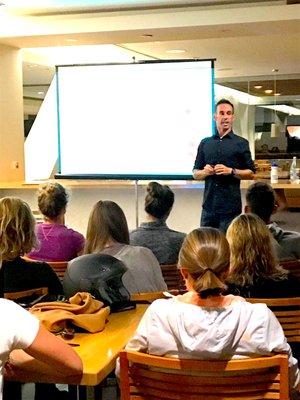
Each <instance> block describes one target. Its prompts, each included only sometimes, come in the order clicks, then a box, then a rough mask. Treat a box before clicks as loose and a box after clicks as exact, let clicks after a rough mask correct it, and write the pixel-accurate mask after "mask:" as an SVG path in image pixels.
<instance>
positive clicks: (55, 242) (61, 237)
mask: <svg viewBox="0 0 300 400" xmlns="http://www.w3.org/2000/svg"><path fill="white" fill-rule="evenodd" d="M67 204H68V195H67V193H66V190H65V188H64V187H63V186H62V185H60V184H59V183H47V184H46V185H44V186H42V187H41V188H40V189H39V194H38V206H39V210H40V211H41V213H42V214H43V217H44V222H43V223H40V224H37V226H36V235H37V238H38V241H39V246H38V248H37V249H36V250H33V251H31V252H30V253H29V255H28V256H29V257H30V258H32V259H34V260H40V261H69V260H72V258H75V257H77V256H78V255H80V254H81V253H82V251H83V246H84V237H83V236H82V235H81V233H79V232H76V231H74V230H73V229H70V228H67V227H66V225H65V213H66V207H67Z"/></svg>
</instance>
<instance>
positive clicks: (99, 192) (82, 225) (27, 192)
mask: <svg viewBox="0 0 300 400" xmlns="http://www.w3.org/2000/svg"><path fill="white" fill-rule="evenodd" d="M171 188H172V190H173V191H174V193H175V204H174V207H173V210H172V213H171V215H170V217H169V219H168V221H167V223H168V225H169V227H170V228H172V229H175V230H178V231H182V232H190V231H191V230H192V229H194V228H197V227H199V225H200V222H199V221H200V215H201V206H202V197H203V184H201V183H199V184H197V185H195V184H194V185H185V186H175V185H174V186H173V185H171ZM145 189H146V186H140V187H139V191H138V193H139V196H138V199H139V222H142V221H144V215H145V214H144V208H143V207H144V198H145ZM36 192H37V191H36V189H5V190H4V189H2V190H0V196H1V197H3V196H17V197H21V198H22V199H23V200H25V201H26V202H28V203H29V205H30V207H31V208H32V210H37V209H38V207H37V200H36ZM69 193H70V202H69V205H68V209H67V214H66V223H67V225H68V226H70V227H72V228H73V229H76V230H78V231H79V232H81V233H82V234H84V235H85V233H86V227H87V222H88V216H89V213H90V211H91V208H92V206H93V205H94V204H95V203H96V202H97V201H98V200H112V201H115V202H116V203H118V204H119V205H120V206H121V208H122V209H123V211H124V212H125V215H126V218H127V221H128V225H129V229H133V228H135V188H134V186H131V187H129V186H126V187H115V188H112V187H96V186H91V187H86V188H82V187H81V188H74V187H73V188H72V189H71V190H70V191H69Z"/></svg>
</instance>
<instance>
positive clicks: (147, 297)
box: [130, 292, 167, 303]
mask: <svg viewBox="0 0 300 400" xmlns="http://www.w3.org/2000/svg"><path fill="white" fill-rule="evenodd" d="M166 298H167V296H165V295H164V292H147V293H134V294H132V295H131V296H130V300H131V301H135V302H136V303H152V301H154V300H157V299H166Z"/></svg>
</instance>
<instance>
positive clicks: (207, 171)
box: [203, 164, 215, 175]
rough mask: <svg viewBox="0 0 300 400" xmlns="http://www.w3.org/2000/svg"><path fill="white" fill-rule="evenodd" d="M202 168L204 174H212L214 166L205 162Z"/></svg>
mask: <svg viewBox="0 0 300 400" xmlns="http://www.w3.org/2000/svg"><path fill="white" fill-rule="evenodd" d="M203 170H204V172H205V175H214V173H215V170H214V167H212V166H211V165H209V164H206V165H205V167H204V168H203Z"/></svg>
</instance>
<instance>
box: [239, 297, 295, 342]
mask: <svg viewBox="0 0 300 400" xmlns="http://www.w3.org/2000/svg"><path fill="white" fill-rule="evenodd" d="M247 301H248V302H249V303H264V304H266V305H267V306H268V307H269V308H270V309H271V310H272V311H273V313H274V314H275V315H276V317H277V319H278V321H279V322H280V324H281V326H282V329H283V331H284V334H285V337H286V338H287V341H288V342H289V343H296V342H298V343H299V342H300V297H291V298H281V299H280V298H278V299H254V298H249V299H247Z"/></svg>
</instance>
